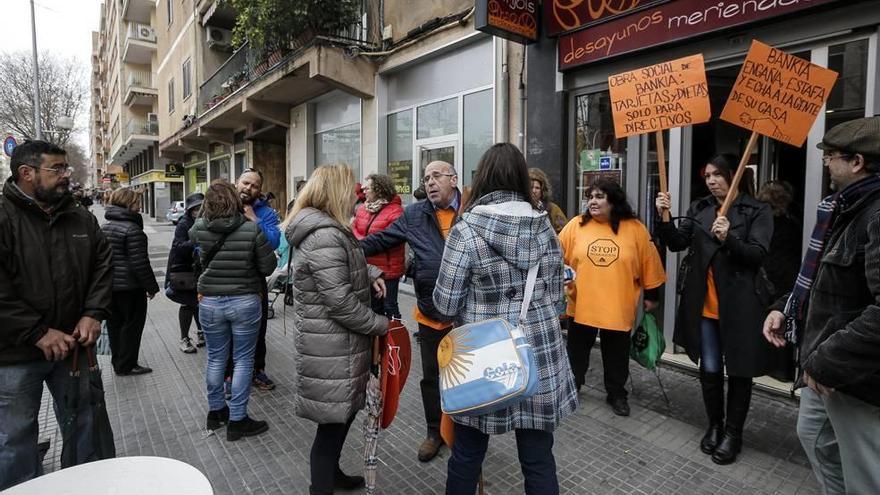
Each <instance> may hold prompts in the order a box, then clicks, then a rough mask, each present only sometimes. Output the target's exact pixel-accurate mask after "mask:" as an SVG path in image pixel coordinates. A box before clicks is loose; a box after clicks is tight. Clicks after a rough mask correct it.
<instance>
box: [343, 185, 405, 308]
mask: <svg viewBox="0 0 880 495" xmlns="http://www.w3.org/2000/svg"><path fill="white" fill-rule="evenodd" d="M363 190H364V194H366V201H365V202H364V203H363V204H360V205H358V207H357V211H356V212H355V215H354V222H352V225H351V230H352V232H353V233H354V236H355V237H357V239H358V240H361V239H363V238H365V237H367V236H368V235H370V234H375V233H376V232H382V231H383V230H385V229H386V228H388V226H389V225H391V224H392V223H394V221H395V220H397V218H398V217H400V215H402V214H403V206H401V201H400V196H398V195H397V190H396V189H395V188H394V183H393V182H391V177H388V176H387V175H378V174H371V175H368V176H367V179H366V180H365V181H364V185H363ZM367 263H369V264H371V265H373V266H375V267H377V268H378V269H380V270H382V279H383V280H385V297H384V298H383V299H379V298H377V297H374V298H373V300H372V307H373V311H375V312H377V313H379V314H380V315H385V316H387V317H389V318H397V319H400V307H399V306H398V304H397V288H398V286H399V284H400V277H402V276H403V271H404V266H405V264H406V246H405V245H403V244H401V245H399V246H397V247H395V248H392V249H389V250H388V251H385V252H384V253H379V254H374V255H373V256H369V257H368V258H367Z"/></svg>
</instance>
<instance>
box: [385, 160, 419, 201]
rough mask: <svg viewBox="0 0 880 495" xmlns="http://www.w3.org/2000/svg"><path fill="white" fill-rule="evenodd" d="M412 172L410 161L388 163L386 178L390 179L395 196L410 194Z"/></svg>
mask: <svg viewBox="0 0 880 495" xmlns="http://www.w3.org/2000/svg"><path fill="white" fill-rule="evenodd" d="M412 172H413V168H412V160H401V161H399V162H388V177H391V182H393V183H394V188H395V189H396V190H397V194H412V192H413V188H412Z"/></svg>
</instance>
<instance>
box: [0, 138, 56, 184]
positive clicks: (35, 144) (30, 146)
mask: <svg viewBox="0 0 880 495" xmlns="http://www.w3.org/2000/svg"><path fill="white" fill-rule="evenodd" d="M66 154H67V152H66V151H64V149H63V148H60V147H58V146H57V145H55V144H52V143H50V142H48V141H38V140H35V141H25V142H23V143H21V144H19V145H18V146H16V147H15V149H14V150H13V151H12V158H11V159H10V160H9V168H11V169H12V180H18V168H19V167H21V166H22V165H26V166H28V167H34V168H39V167H40V164H42V163H43V155H66Z"/></svg>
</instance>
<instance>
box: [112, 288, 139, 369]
mask: <svg viewBox="0 0 880 495" xmlns="http://www.w3.org/2000/svg"><path fill="white" fill-rule="evenodd" d="M146 322H147V293H146V292H145V291H143V290H129V291H118V292H114V293H113V299H112V300H111V302H110V318H108V319H107V335H108V336H109V337H110V352H111V353H112V354H113V356H112V357H111V359H110V362H111V363H112V364H113V370H114V371H115V372H116V373H128V372H129V371H131V369H132V368H134V367H135V366H136V365H137V364H138V362H137V360H138V353H140V350H141V336H142V335H143V334H144V324H145V323H146Z"/></svg>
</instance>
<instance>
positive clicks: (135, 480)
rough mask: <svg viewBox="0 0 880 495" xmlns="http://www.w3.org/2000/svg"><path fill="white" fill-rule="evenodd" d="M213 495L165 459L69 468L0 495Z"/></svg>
mask: <svg viewBox="0 0 880 495" xmlns="http://www.w3.org/2000/svg"><path fill="white" fill-rule="evenodd" d="M183 493H185V494H187V495H213V494H214V490H213V489H212V488H211V483H210V482H209V481H208V478H206V477H205V475H204V474H202V473H201V471H199V470H198V469H196V468H194V467H192V466H190V465H189V464H187V463H185V462H181V461H178V460H175V459H168V458H165V457H117V458H115V459H107V460H103V461H95V462H89V463H87V464H82V465H79V466H73V467H69V468H67V469H62V470H60V471H55V472H54V473H49V474H47V475H45V476H40V477H39V478H35V479H32V480H30V481H27V482H24V483H21V484H19V485H15V486H14V487H12V488H9V489H8V490H5V491H4V492H3V495H46V494H52V495H123V494H124V495H165V494H169V495H170V494H175V495H177V494H183Z"/></svg>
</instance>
